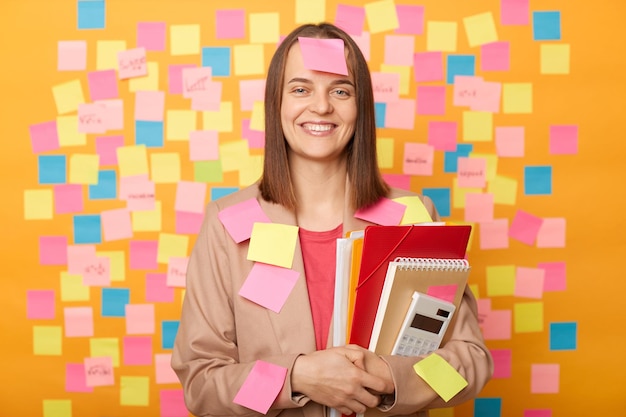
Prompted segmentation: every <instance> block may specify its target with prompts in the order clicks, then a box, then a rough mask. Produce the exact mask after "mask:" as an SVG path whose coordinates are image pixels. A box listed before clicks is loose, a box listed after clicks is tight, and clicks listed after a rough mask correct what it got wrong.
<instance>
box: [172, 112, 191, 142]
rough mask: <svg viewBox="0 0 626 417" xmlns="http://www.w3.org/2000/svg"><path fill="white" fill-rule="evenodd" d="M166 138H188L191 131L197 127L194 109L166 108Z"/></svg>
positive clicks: (173, 139)
mask: <svg viewBox="0 0 626 417" xmlns="http://www.w3.org/2000/svg"><path fill="white" fill-rule="evenodd" d="M165 117H166V122H165V124H166V126H167V131H166V136H165V137H166V139H167V140H172V141H175V140H186V141H188V140H189V135H190V133H191V132H193V131H195V130H198V129H197V125H198V123H197V119H198V117H197V114H196V111H194V110H168V111H167V112H166V115H165Z"/></svg>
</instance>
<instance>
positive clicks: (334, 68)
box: [298, 37, 348, 75]
mask: <svg viewBox="0 0 626 417" xmlns="http://www.w3.org/2000/svg"><path fill="white" fill-rule="evenodd" d="M298 41H299V42H300V50H301V51H302V59H303V60H304V66H305V68H308V69H310V70H314V71H323V72H331V73H333V74H341V75H348V66H347V64H346V55H345V52H344V43H343V40H342V39H320V38H305V37H299V38H298Z"/></svg>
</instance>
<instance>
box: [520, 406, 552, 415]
mask: <svg viewBox="0 0 626 417" xmlns="http://www.w3.org/2000/svg"><path fill="white" fill-rule="evenodd" d="M524 417H552V410H550V409H547V408H544V409H535V410H524Z"/></svg>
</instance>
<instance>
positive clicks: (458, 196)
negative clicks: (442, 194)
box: [452, 177, 483, 209]
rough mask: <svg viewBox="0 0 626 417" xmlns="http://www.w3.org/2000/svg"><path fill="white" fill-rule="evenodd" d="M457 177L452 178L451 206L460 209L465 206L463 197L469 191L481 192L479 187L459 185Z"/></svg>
mask: <svg viewBox="0 0 626 417" xmlns="http://www.w3.org/2000/svg"><path fill="white" fill-rule="evenodd" d="M458 180H459V179H458V178H457V177H455V178H453V179H452V207H453V208H458V209H462V208H465V198H466V196H467V194H470V193H475V194H476V193H482V192H483V190H482V189H481V188H469V187H468V188H465V187H459V181H458Z"/></svg>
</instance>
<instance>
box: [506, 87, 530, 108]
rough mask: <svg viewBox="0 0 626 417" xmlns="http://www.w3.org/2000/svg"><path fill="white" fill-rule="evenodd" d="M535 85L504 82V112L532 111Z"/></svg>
mask: <svg viewBox="0 0 626 417" xmlns="http://www.w3.org/2000/svg"><path fill="white" fill-rule="evenodd" d="M532 111H533V85H532V84H531V83H503V84H502V112H503V113H532Z"/></svg>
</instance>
